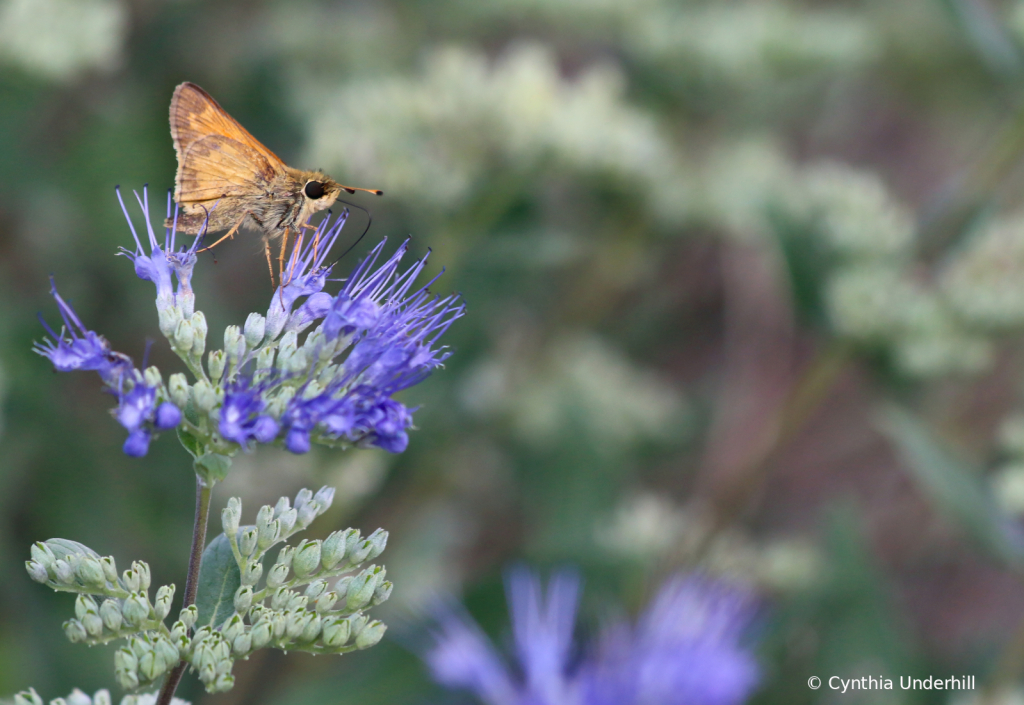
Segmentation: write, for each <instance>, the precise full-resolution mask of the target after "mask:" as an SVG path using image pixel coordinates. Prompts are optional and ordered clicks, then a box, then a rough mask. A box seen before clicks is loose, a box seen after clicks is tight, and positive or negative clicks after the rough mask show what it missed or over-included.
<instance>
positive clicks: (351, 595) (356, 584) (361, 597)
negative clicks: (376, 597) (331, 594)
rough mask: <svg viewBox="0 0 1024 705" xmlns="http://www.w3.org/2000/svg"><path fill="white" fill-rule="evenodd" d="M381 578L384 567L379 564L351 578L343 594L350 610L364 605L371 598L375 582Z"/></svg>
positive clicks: (375, 586)
mask: <svg viewBox="0 0 1024 705" xmlns="http://www.w3.org/2000/svg"><path fill="white" fill-rule="evenodd" d="M383 579H384V568H383V567H379V566H370V567H369V568H367V569H366V570H364V571H363V572H361V573H360V574H359V575H357V576H355V577H354V578H352V582H351V583H349V586H348V591H347V594H346V595H345V606H346V607H347V608H348V609H350V610H358V609H362V608H363V607H366V606H367V605H368V604H369V603H370V600H371V599H372V598H373V591H374V590H376V589H377V583H378V582H380V581H381V580H383Z"/></svg>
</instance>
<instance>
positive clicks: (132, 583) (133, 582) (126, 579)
mask: <svg viewBox="0 0 1024 705" xmlns="http://www.w3.org/2000/svg"><path fill="white" fill-rule="evenodd" d="M121 582H122V583H123V584H124V589H125V590H127V591H128V592H138V591H139V587H140V586H141V584H142V579H141V577H140V576H139V574H138V573H137V572H136V571H134V570H132V569H131V568H129V569H128V570H126V571H125V572H124V574H123V575H122V576H121Z"/></svg>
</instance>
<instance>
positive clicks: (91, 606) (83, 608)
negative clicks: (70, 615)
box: [75, 595, 100, 619]
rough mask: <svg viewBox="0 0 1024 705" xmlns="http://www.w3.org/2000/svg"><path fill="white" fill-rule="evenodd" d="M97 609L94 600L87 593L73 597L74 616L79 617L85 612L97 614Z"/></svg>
mask: <svg viewBox="0 0 1024 705" xmlns="http://www.w3.org/2000/svg"><path fill="white" fill-rule="evenodd" d="M99 610H100V608H99V607H97V606H96V601H95V600H94V599H92V598H91V597H89V596H88V595H79V596H78V597H76V598H75V616H76V617H78V618H79V619H81V618H82V617H84V616H85V615H87V614H98V613H99Z"/></svg>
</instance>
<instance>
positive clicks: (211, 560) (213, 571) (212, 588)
mask: <svg viewBox="0 0 1024 705" xmlns="http://www.w3.org/2000/svg"><path fill="white" fill-rule="evenodd" d="M241 585H242V575H241V573H240V572H239V571H238V563H236V562H235V555H234V554H233V553H232V552H231V543H230V542H229V541H228V537H227V536H225V535H224V534H219V535H218V536H217V538H215V539H214V540H213V541H211V542H210V545H209V546H207V547H206V550H205V551H203V562H202V564H201V565H200V567H199V586H198V591H197V593H196V607H197V608H198V609H199V621H198V623H197V624H198V626H206V625H209V626H211V627H219V626H220V625H221V624H222V623H223V622H224V620H225V619H227V618H228V617H230V616H231V615H232V614H234V612H235V591H236V590H238V588H239V587H240V586H241Z"/></svg>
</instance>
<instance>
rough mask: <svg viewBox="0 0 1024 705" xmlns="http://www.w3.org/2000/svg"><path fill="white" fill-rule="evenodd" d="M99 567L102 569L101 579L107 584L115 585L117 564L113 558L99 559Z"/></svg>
mask: <svg viewBox="0 0 1024 705" xmlns="http://www.w3.org/2000/svg"><path fill="white" fill-rule="evenodd" d="M100 567H101V568H103V577H104V579H105V580H106V581H107V582H108V583H113V584H114V585H117V563H115V562H114V557H113V556H104V557H103V558H101V559H100Z"/></svg>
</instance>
